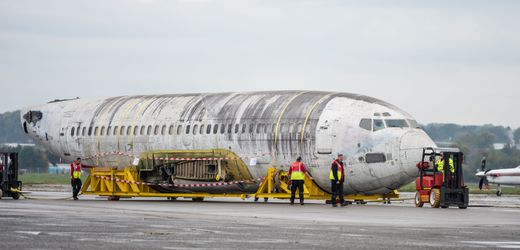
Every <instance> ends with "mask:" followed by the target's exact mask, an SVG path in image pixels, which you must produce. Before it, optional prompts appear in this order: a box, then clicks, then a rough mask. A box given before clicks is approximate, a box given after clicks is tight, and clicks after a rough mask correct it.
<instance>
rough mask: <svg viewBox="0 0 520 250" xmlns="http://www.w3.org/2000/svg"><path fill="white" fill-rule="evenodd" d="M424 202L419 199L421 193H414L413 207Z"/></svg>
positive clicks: (421, 205)
mask: <svg viewBox="0 0 520 250" xmlns="http://www.w3.org/2000/svg"><path fill="white" fill-rule="evenodd" d="M423 206H424V202H422V201H421V193H419V192H417V193H415V207H423Z"/></svg>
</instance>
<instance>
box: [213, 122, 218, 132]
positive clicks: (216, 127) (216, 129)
mask: <svg viewBox="0 0 520 250" xmlns="http://www.w3.org/2000/svg"><path fill="white" fill-rule="evenodd" d="M217 132H218V124H215V126H213V134H216V133H217Z"/></svg>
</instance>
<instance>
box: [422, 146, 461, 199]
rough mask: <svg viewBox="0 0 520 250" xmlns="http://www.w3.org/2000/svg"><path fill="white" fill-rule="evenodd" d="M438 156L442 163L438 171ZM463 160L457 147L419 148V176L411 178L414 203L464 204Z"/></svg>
mask: <svg viewBox="0 0 520 250" xmlns="http://www.w3.org/2000/svg"><path fill="white" fill-rule="evenodd" d="M440 159H442V160H443V163H444V166H443V171H442V172H439V171H438V167H437V164H436V163H437V160H440ZM463 162H464V154H463V153H462V152H460V150H459V149H456V148H444V149H435V148H423V152H422V160H421V161H420V162H419V163H417V168H418V169H419V177H417V179H416V181H415V188H416V190H417V192H416V194H415V206H416V207H422V206H423V205H424V203H430V205H431V206H432V207H433V208H439V207H441V208H449V207H450V206H458V207H459V208H460V209H466V208H468V203H469V189H468V187H467V186H465V185H464V175H463V173H462V163H463ZM450 168H451V169H453V170H454V171H453V172H452V170H451V169H450Z"/></svg>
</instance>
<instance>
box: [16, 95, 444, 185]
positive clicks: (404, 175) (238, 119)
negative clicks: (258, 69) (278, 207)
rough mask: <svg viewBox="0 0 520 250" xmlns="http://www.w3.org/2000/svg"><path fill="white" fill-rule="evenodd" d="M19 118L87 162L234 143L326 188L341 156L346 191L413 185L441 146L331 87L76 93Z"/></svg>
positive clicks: (121, 162) (252, 168) (382, 108)
mask: <svg viewBox="0 0 520 250" xmlns="http://www.w3.org/2000/svg"><path fill="white" fill-rule="evenodd" d="M30 112H32V113H30ZM38 112H39V113H38ZM21 120H22V125H23V126H24V129H25V131H26V133H28V134H29V135H30V136H31V137H32V138H34V139H35V141H37V142H39V143H41V144H43V145H44V146H45V147H46V148H48V149H49V150H50V151H52V152H53V153H55V154H56V155H59V156H60V157H62V158H63V159H65V160H67V161H73V160H74V159H75V158H76V157H81V158H84V159H85V161H84V164H87V165H91V166H115V167H120V168H122V167H125V166H129V165H130V164H132V161H133V159H134V158H133V157H132V156H138V155H139V154H141V153H142V152H147V151H155V150H203V149H228V150H230V151H232V152H234V153H235V154H237V155H238V156H239V157H240V158H241V159H242V160H243V161H244V163H245V164H246V165H248V171H249V174H250V175H251V176H252V177H254V178H258V177H262V176H264V175H265V173H266V171H267V168H268V167H269V166H275V167H278V168H282V169H287V168H288V166H289V164H290V163H291V162H292V161H294V159H296V157H297V156H302V158H303V162H304V164H305V165H306V166H307V168H308V170H309V172H310V173H311V174H312V175H313V177H314V179H315V181H316V182H317V184H318V185H320V186H321V187H322V188H324V189H326V190H330V180H329V166H330V164H331V161H332V160H333V159H334V158H335V156H336V155H337V154H338V153H343V154H345V156H346V160H345V164H346V170H345V171H346V182H345V189H346V192H348V193H364V194H384V193H388V192H390V191H391V190H394V189H397V188H399V187H401V186H402V185H405V184H408V183H410V182H411V181H413V180H414V178H415V177H416V176H417V169H416V167H415V163H416V162H417V161H419V160H420V158H421V153H422V148H423V147H435V143H434V142H433V141H432V140H431V139H430V138H429V137H428V136H427V135H426V133H425V132H424V131H423V130H421V129H420V128H419V127H418V124H417V122H416V121H415V120H414V119H413V118H412V117H411V116H410V115H408V114H407V113H405V112H404V111H402V110H400V109H399V108H397V107H395V106H393V105H391V104H388V103H386V102H383V101H380V100H377V99H375V98H371V97H367V96H361V95H355V94H348V93H335V92H314V91H276V92H250V93H217V94H178V95H152V96H122V97H113V98H106V99H92V100H87V99H85V100H84V99H75V100H66V101H56V102H51V103H48V104H44V105H39V106H33V107H29V108H26V109H25V110H23V111H22V119H21ZM109 152H116V153H117V154H109Z"/></svg>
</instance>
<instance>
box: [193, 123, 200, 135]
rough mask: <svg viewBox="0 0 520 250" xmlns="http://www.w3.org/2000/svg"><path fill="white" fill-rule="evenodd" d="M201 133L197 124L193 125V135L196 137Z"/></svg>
mask: <svg viewBox="0 0 520 250" xmlns="http://www.w3.org/2000/svg"><path fill="white" fill-rule="evenodd" d="M197 132H199V126H198V125H197V124H195V125H193V134H194V135H196V134H197Z"/></svg>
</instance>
